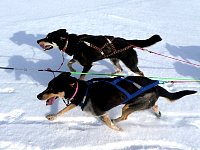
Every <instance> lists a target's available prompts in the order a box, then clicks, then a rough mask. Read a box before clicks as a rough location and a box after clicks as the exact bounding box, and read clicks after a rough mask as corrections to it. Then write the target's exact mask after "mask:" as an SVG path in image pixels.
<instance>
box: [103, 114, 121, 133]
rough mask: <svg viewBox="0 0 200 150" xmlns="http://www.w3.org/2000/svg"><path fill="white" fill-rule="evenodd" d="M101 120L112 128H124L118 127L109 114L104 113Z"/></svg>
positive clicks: (117, 129)
mask: <svg viewBox="0 0 200 150" xmlns="http://www.w3.org/2000/svg"><path fill="white" fill-rule="evenodd" d="M100 118H101V120H102V121H103V122H104V123H105V124H106V125H107V126H108V127H109V128H111V129H113V130H116V131H121V130H122V129H121V128H119V127H117V126H116V125H115V124H114V123H113V122H112V121H111V119H110V117H109V116H108V114H104V115H102V116H101V117H100Z"/></svg>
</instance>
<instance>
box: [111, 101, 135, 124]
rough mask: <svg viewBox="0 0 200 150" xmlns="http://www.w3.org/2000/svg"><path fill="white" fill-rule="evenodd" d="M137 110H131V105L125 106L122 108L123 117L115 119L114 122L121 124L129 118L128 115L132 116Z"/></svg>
mask: <svg viewBox="0 0 200 150" xmlns="http://www.w3.org/2000/svg"><path fill="white" fill-rule="evenodd" d="M134 111H135V110H134V109H133V108H130V107H129V105H128V104H127V105H125V106H124V107H123V108H122V115H121V116H120V117H118V118H116V119H113V122H116V123H117V122H120V121H123V120H126V119H127V118H128V115H130V114H131V113H133V112H134Z"/></svg>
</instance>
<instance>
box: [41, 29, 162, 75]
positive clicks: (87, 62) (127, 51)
mask: <svg viewBox="0 0 200 150" xmlns="http://www.w3.org/2000/svg"><path fill="white" fill-rule="evenodd" d="M161 40H162V39H161V37H160V36H159V35H153V36H152V37H150V38H149V39H146V40H126V39H124V38H120V37H113V36H93V35H87V34H83V35H76V34H69V33H68V32H66V30H65V29H59V30H57V31H53V32H51V33H48V34H47V36H46V37H45V38H43V39H40V40H38V41H37V43H38V44H39V45H40V46H41V47H42V48H43V49H44V50H50V49H52V48H56V47H58V48H59V49H60V50H61V51H64V52H66V53H67V54H68V55H70V56H73V59H72V60H70V61H69V63H68V67H69V69H70V71H76V70H75V69H74V68H73V67H72V64H73V63H74V62H76V61H78V62H79V63H80V64H81V65H82V66H83V71H82V72H83V73H87V72H88V71H89V70H90V69H91V67H92V63H93V62H95V61H98V60H101V59H105V58H109V59H110V60H111V61H112V62H113V64H114V65H115V66H116V68H117V73H119V72H121V71H122V68H121V66H120V64H119V60H121V61H122V62H123V63H124V64H125V65H126V66H127V67H128V68H129V69H130V70H131V71H132V72H134V73H136V74H139V75H142V76H143V75H144V74H143V72H142V71H140V70H139V69H138V66H137V65H138V58H137V53H136V51H135V50H134V49H133V47H134V46H136V47H140V48H143V47H147V46H151V45H153V44H155V43H156V42H159V41H161ZM101 52H102V53H101ZM115 52H116V53H115ZM84 76H85V75H84V74H82V75H81V77H80V79H84Z"/></svg>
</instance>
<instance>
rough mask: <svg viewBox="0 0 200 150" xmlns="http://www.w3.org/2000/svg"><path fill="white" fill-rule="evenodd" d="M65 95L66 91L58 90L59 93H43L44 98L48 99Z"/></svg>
mask: <svg viewBox="0 0 200 150" xmlns="http://www.w3.org/2000/svg"><path fill="white" fill-rule="evenodd" d="M64 96H65V92H58V93H57V94H54V93H50V94H43V95H42V100H48V99H50V98H53V97H60V98H64Z"/></svg>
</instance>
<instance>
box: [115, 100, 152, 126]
mask: <svg viewBox="0 0 200 150" xmlns="http://www.w3.org/2000/svg"><path fill="white" fill-rule="evenodd" d="M139 99H140V98H139ZM148 106H149V102H148V101H143V102H141V103H138V104H133V103H130V104H126V105H125V106H124V107H123V108H122V115H121V116H120V117H118V118H116V119H113V122H116V123H117V122H120V121H123V120H126V119H127V118H128V116H129V115H130V114H131V113H133V112H134V111H138V110H144V109H146V108H148Z"/></svg>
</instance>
